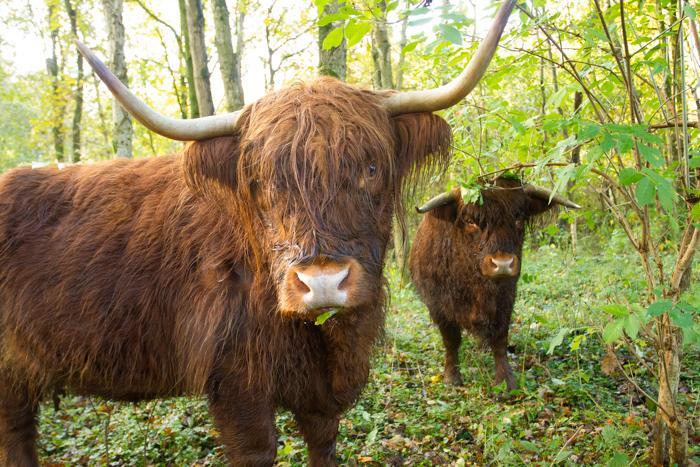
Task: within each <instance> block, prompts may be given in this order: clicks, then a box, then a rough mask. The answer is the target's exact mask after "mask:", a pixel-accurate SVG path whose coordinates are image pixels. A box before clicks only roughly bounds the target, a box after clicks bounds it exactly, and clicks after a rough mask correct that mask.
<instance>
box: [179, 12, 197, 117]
mask: <svg viewBox="0 0 700 467" xmlns="http://www.w3.org/2000/svg"><path fill="white" fill-rule="evenodd" d="M185 1H186V0H178V4H179V7H180V35H181V36H182V56H183V59H184V61H185V68H186V74H185V76H186V78H187V98H188V101H189V103H190V118H197V117H199V105H198V104H197V92H196V91H195V85H194V65H192V52H190V32H189V30H188V29H187V5H186V3H185Z"/></svg>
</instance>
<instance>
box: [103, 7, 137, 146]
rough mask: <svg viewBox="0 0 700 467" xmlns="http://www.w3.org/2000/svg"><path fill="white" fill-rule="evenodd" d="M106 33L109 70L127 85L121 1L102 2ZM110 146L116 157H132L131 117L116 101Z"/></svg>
mask: <svg viewBox="0 0 700 467" xmlns="http://www.w3.org/2000/svg"><path fill="white" fill-rule="evenodd" d="M102 7H103V9H104V15H105V22H106V23H107V32H108V33H109V63H110V68H111V69H112V71H113V72H114V74H115V75H116V77H117V78H119V80H120V81H121V82H122V83H124V84H126V85H127V86H128V85H129V77H128V75H127V69H126V58H125V57H124V40H125V33H124V22H123V20H122V11H123V9H124V2H123V0H102ZM112 120H113V124H114V126H113V128H112V146H113V148H114V154H115V155H116V156H117V157H129V158H130V157H132V156H133V148H132V140H133V136H134V128H133V125H132V122H131V116H130V115H129V114H128V113H127V112H125V111H124V109H123V108H122V106H121V105H119V102H118V101H117V100H116V99H113V101H112Z"/></svg>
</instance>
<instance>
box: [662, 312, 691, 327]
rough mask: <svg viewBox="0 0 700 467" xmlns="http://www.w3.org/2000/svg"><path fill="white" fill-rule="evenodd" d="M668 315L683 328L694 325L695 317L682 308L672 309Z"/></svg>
mask: <svg viewBox="0 0 700 467" xmlns="http://www.w3.org/2000/svg"><path fill="white" fill-rule="evenodd" d="M668 315H669V316H670V317H671V321H673V324H675V325H676V326H678V327H679V328H681V329H687V328H692V327H693V324H694V323H693V317H692V316H691V315H689V314H688V313H683V312H682V311H681V310H679V309H675V310H671V312H670V313H669V314H668Z"/></svg>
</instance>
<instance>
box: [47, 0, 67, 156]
mask: <svg viewBox="0 0 700 467" xmlns="http://www.w3.org/2000/svg"><path fill="white" fill-rule="evenodd" d="M48 19H49V30H50V32H51V58H49V59H47V60H46V69H47V71H48V73H49V74H50V75H51V101H52V102H51V104H52V105H51V135H52V137H53V148H54V155H55V156H56V160H57V161H58V162H63V159H64V155H63V144H64V138H63V112H64V111H65V104H64V101H63V97H62V96H61V86H60V83H61V79H60V77H59V75H60V73H59V65H58V55H57V54H56V48H57V47H58V34H59V31H58V18H57V17H56V8H55V7H54V6H53V4H49V18H48Z"/></svg>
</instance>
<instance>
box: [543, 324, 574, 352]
mask: <svg viewBox="0 0 700 467" xmlns="http://www.w3.org/2000/svg"><path fill="white" fill-rule="evenodd" d="M569 331H571V329H569V328H561V329H560V330H559V332H558V333H557V335H556V336H554V337H553V338H552V340H551V341H549V349H547V355H552V354H553V353H554V349H556V348H557V347H559V346H560V345H561V343H562V342H564V337H566V335H567V334H568V333H569Z"/></svg>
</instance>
